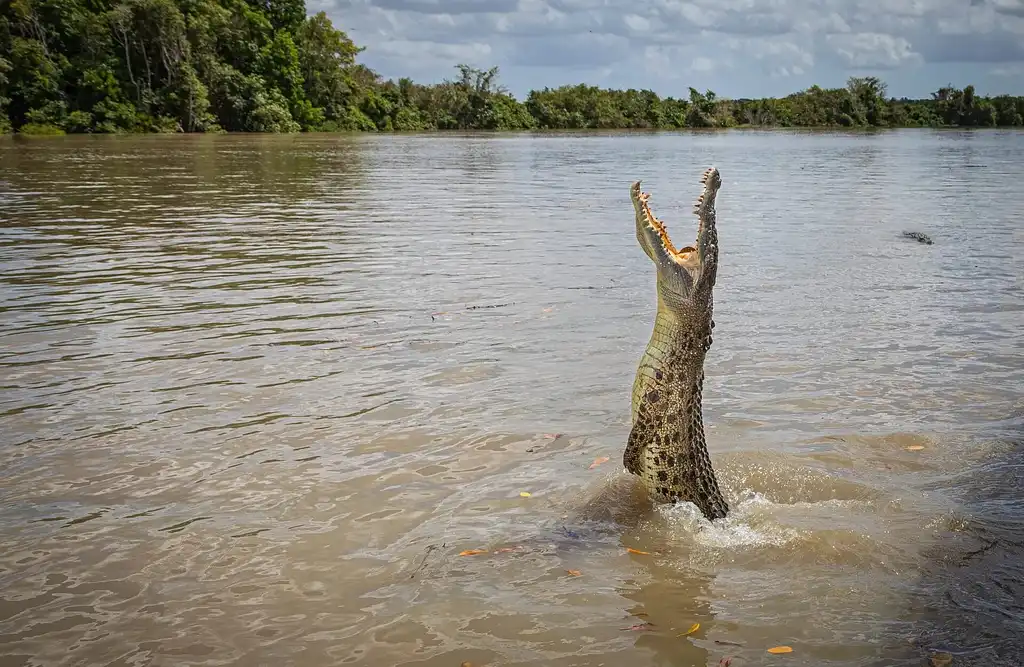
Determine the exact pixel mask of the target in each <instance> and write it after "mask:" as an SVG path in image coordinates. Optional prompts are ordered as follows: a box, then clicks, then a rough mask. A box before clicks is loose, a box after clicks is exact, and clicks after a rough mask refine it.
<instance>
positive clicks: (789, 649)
mask: <svg viewBox="0 0 1024 667" xmlns="http://www.w3.org/2000/svg"><path fill="white" fill-rule="evenodd" d="M768 652H769V653H792V652H793V648H792V647H791V646H773V647H771V648H770V649H768Z"/></svg>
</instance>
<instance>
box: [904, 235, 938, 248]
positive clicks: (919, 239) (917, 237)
mask: <svg viewBox="0 0 1024 667" xmlns="http://www.w3.org/2000/svg"><path fill="white" fill-rule="evenodd" d="M903 236H904V237H905V238H908V239H914V240H915V241H917V242H918V243H924V244H926V245H931V244H932V237H930V236H928V235H927V234H925V233H923V232H903Z"/></svg>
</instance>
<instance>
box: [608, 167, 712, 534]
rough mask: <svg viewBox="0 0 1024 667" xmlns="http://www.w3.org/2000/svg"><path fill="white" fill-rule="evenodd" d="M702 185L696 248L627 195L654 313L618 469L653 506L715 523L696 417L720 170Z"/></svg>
mask: <svg viewBox="0 0 1024 667" xmlns="http://www.w3.org/2000/svg"><path fill="white" fill-rule="evenodd" d="M701 183H702V184H703V186H704V191H703V193H701V195H700V197H698V199H697V202H696V203H695V204H694V208H693V210H694V213H695V214H696V215H697V218H698V220H699V227H698V229H697V241H696V245H695V246H686V247H685V248H682V249H680V250H676V249H675V247H674V246H673V245H672V241H670V240H669V236H668V231H667V230H666V229H665V224H664V223H663V222H662V221H661V220H658V218H656V217H655V216H654V213H652V212H651V208H650V206H649V205H648V199H649V198H650V195H649V194H648V193H646V192H641V191H640V181H637V182H635V183H633V185H632V186H631V187H630V191H629V194H630V198H631V199H632V200H633V208H634V211H635V215H636V238H637V240H638V241H639V242H640V247H641V248H643V250H644V252H645V253H647V256H648V257H650V258H651V260H653V261H654V265H655V267H656V270H657V289H658V311H657V316H656V317H655V320H654V332H653V333H652V334H651V339H650V342H649V343H648V344H647V349H646V350H645V351H644V354H643V357H642V358H641V359H640V365H639V368H638V369H637V373H636V380H635V381H634V382H633V398H632V429H631V430H630V433H629V439H628V440H627V443H626V450H625V452H624V454H623V457H622V462H623V464H624V465H625V467H626V470H627V471H628V472H630V473H632V474H634V475H637V476H638V477H639V478H640V479H641V481H642V483H643V486H644V487H645V488H646V489H647V492H648V494H649V495H650V496H651V498H652V499H653V500H655V501H657V502H664V503H671V502H676V501H682V502H687V501H688V502H692V503H693V504H695V505H696V506H697V507H698V508H699V509H700V511H701V512H702V513H703V514H704V516H705V517H707V518H708V519H709V520H712V521H713V520H715V519H720V518H724V517H725V516H726V514H728V512H729V506H728V504H726V502H725V498H724V497H723V496H722V492H721V491H720V490H719V488H718V480H717V479H716V477H715V470H714V468H712V467H711V459H710V458H709V456H708V448H707V443H706V442H705V440H704V422H703V417H702V415H701V391H702V388H703V385H704V357H705V355H706V354H707V351H708V349H709V348H710V347H711V330H712V329H713V328H714V326H715V323H714V321H713V320H712V310H713V298H712V291H713V289H714V286H715V278H716V275H717V272H718V231H717V230H716V229H715V222H716V221H715V197H716V195H717V194H718V189H719V187H721V185H722V179H721V176H720V175H719V173H718V170H717V169H715V168H714V167H711V168H710V169H708V170H707V171H705V172H704V175H703V177H702V178H701Z"/></svg>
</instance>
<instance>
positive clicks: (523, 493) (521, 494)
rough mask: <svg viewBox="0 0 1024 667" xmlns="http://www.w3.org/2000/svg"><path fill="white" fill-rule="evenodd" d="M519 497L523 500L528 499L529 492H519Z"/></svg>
mask: <svg viewBox="0 0 1024 667" xmlns="http://www.w3.org/2000/svg"><path fill="white" fill-rule="evenodd" d="M519 495H520V496H522V497H523V498H529V497H530V492H529V491H520V492H519Z"/></svg>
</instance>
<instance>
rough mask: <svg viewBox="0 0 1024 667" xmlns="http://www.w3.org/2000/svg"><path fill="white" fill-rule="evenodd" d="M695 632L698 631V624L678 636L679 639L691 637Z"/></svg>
mask: <svg viewBox="0 0 1024 667" xmlns="http://www.w3.org/2000/svg"><path fill="white" fill-rule="evenodd" d="M697 630H700V623H694V624H693V625H691V626H690V629H689V630H687V631H686V632H683V633H681V634H679V635H678V636H679V637H685V636H686V635H692V634H693V633H695V632H697Z"/></svg>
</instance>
